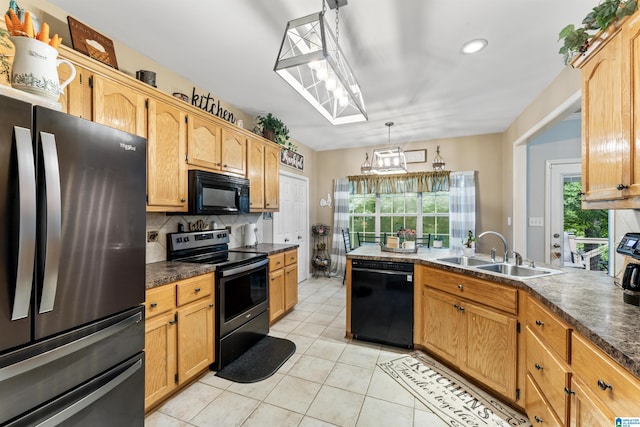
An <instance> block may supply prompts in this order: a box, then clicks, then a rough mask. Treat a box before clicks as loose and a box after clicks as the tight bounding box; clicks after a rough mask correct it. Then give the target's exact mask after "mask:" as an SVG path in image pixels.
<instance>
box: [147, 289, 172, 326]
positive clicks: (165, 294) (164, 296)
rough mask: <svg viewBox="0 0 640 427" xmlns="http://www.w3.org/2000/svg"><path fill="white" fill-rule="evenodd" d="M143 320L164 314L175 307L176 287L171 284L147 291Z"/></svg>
mask: <svg viewBox="0 0 640 427" xmlns="http://www.w3.org/2000/svg"><path fill="white" fill-rule="evenodd" d="M145 295H146V301H145V302H144V306H145V318H147V319H150V318H152V317H153V316H157V315H158V314H161V313H164V312H166V311H169V310H171V309H173V308H174V307H175V306H176V287H175V286H174V285H173V284H170V285H166V286H159V287H157V288H153V289H149V290H147V292H146V293H145Z"/></svg>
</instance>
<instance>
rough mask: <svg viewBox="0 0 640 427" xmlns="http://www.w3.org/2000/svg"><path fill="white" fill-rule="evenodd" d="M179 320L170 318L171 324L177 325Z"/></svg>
mask: <svg viewBox="0 0 640 427" xmlns="http://www.w3.org/2000/svg"><path fill="white" fill-rule="evenodd" d="M177 322H178V321H177V320H176V319H172V320H169V324H170V325H175V324H176V323H177Z"/></svg>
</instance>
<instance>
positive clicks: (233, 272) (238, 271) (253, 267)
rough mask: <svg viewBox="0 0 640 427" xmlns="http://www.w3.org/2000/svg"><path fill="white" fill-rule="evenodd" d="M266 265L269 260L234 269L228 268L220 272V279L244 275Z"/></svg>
mask: <svg viewBox="0 0 640 427" xmlns="http://www.w3.org/2000/svg"><path fill="white" fill-rule="evenodd" d="M267 264H269V260H268V259H264V260H262V261H259V262H255V263H253V264H248V265H243V266H241V267H236V268H230V269H228V270H222V277H228V276H234V275H236V274H242V273H246V272H248V271H251V270H256V269H258V268H260V267H264V266H265V265H267Z"/></svg>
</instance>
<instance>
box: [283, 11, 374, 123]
mask: <svg viewBox="0 0 640 427" xmlns="http://www.w3.org/2000/svg"><path fill="white" fill-rule="evenodd" d="M328 1H329V7H330V8H331V9H335V10H336V35H335V37H334V35H333V34H332V33H331V30H330V29H329V28H328V27H327V23H326V22H325V20H324V16H325V12H326V3H325V2H324V0H323V1H322V12H319V13H313V14H311V15H308V16H305V17H302V18H298V19H294V20H292V21H289V22H288V23H287V27H286V29H285V32H284V38H283V39H282V44H281V45H280V52H279V53H278V59H277V60H276V65H275V67H274V71H275V72H276V73H278V74H279V75H280V77H282V78H283V79H284V80H285V81H286V82H287V83H289V84H290V85H291V87H293V88H294V89H295V90H296V91H297V92H298V93H300V95H302V96H303V97H304V99H306V100H307V101H308V102H309V103H310V104H311V105H312V106H313V107H314V108H315V109H316V110H318V111H319V112H320V114H322V115H323V116H324V117H325V118H326V119H327V120H329V122H331V123H332V124H334V125H339V124H344V123H354V122H362V121H366V120H367V113H366V111H365V109H364V101H363V99H362V92H361V91H360V85H359V84H358V82H357V80H356V78H355V76H354V75H353V71H352V70H351V67H349V64H348V63H347V61H346V59H345V57H344V54H343V53H342V50H341V49H340V46H339V45H338V36H339V27H338V24H339V16H340V15H339V11H340V6H344V5H346V4H347V0H328Z"/></svg>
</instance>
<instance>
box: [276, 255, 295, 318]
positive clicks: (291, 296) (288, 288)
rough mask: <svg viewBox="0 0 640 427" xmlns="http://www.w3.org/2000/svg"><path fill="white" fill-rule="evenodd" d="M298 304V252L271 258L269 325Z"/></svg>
mask: <svg viewBox="0 0 640 427" xmlns="http://www.w3.org/2000/svg"><path fill="white" fill-rule="evenodd" d="M297 303H298V250H297V249H293V250H290V251H287V252H281V253H278V254H274V255H271V256H269V323H271V324H273V323H274V322H275V321H276V320H278V319H279V318H280V317H282V316H283V315H284V314H285V313H286V312H288V311H289V310H291V309H292V308H293V307H294V306H295V305H296V304H297Z"/></svg>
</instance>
